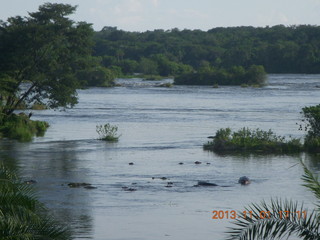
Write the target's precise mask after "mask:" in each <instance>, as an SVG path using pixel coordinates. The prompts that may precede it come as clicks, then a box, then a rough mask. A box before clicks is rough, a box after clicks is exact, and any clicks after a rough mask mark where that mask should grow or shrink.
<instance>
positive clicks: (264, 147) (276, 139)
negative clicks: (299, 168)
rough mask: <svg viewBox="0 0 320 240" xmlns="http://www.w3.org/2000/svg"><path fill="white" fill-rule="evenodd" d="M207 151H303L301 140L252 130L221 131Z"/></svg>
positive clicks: (270, 132) (207, 147) (206, 146)
mask: <svg viewBox="0 0 320 240" xmlns="http://www.w3.org/2000/svg"><path fill="white" fill-rule="evenodd" d="M204 149H205V150H211V151H214V152H217V153H224V152H256V153H270V154H271V153H296V152H301V151H302V150H303V146H302V144H301V143H300V140H299V139H290V140H288V141H287V140H285V138H284V137H281V136H277V135H275V134H274V133H273V132H272V131H271V130H269V131H263V130H260V129H255V130H251V129H249V128H242V129H240V130H238V131H237V132H232V131H231V129H230V128H225V129H219V130H218V131H217V132H216V135H215V136H214V137H213V141H211V142H208V143H207V144H205V145H204Z"/></svg>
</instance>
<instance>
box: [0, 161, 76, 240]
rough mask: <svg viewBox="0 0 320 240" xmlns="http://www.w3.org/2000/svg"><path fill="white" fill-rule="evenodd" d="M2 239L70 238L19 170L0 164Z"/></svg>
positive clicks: (54, 239) (0, 224)
mask: <svg viewBox="0 0 320 240" xmlns="http://www.w3.org/2000/svg"><path fill="white" fill-rule="evenodd" d="M0 192H1V194H0V229H1V231H0V239H15V240H42V239H48V240H49V239H50V240H67V239H71V237H70V233H69V231H68V229H67V228H66V227H64V226H62V224H59V223H58V222H57V221H55V220H54V219H53V218H52V217H51V216H50V214H49V212H48V211H47V209H46V208H45V207H44V205H43V204H41V203H40V202H39V201H38V199H37V198H36V196H35V192H34V189H33V188H32V187H31V186H30V185H28V184H25V183H22V182H21V181H20V180H19V179H18V178H17V176H16V173H15V172H13V171H11V170H9V169H6V168H4V167H3V166H2V167H0Z"/></svg>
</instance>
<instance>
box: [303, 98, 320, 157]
mask: <svg viewBox="0 0 320 240" xmlns="http://www.w3.org/2000/svg"><path fill="white" fill-rule="evenodd" d="M302 113H303V116H304V119H303V120H302V121H303V123H304V124H305V126H304V129H305V131H307V135H306V137H305V139H304V147H305V148H306V150H307V151H309V152H315V153H319V152H320V104H319V105H316V106H310V107H304V108H302ZM302 129H303V126H302V124H301V125H300V130H302Z"/></svg>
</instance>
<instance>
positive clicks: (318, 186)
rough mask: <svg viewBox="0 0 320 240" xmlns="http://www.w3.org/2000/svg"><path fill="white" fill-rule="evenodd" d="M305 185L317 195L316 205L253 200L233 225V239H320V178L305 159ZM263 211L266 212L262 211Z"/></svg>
mask: <svg viewBox="0 0 320 240" xmlns="http://www.w3.org/2000/svg"><path fill="white" fill-rule="evenodd" d="M301 163H302V162H301ZM302 165H303V167H304V175H303V176H302V180H303V181H304V182H305V184H304V186H305V187H307V188H308V189H309V190H310V191H312V192H313V193H314V195H315V197H316V198H317V203H316V209H315V210H314V211H311V212H307V210H306V209H304V207H303V205H299V204H298V202H296V201H292V200H281V199H278V200H271V203H270V204H267V203H266V202H265V201H262V203H261V204H251V205H250V206H249V207H247V208H245V210H246V212H245V213H244V211H242V212H239V213H238V216H239V218H237V219H236V220H235V221H234V222H233V223H234V225H235V227H232V228H231V229H230V231H229V232H228V233H229V238H228V239H229V240H255V239H257V240H258V239H280V238H289V236H292V235H295V236H297V237H299V238H301V239H304V240H318V239H320V232H319V227H320V182H319V180H318V178H317V177H316V176H315V175H313V174H312V173H311V171H310V170H309V169H308V168H307V167H306V166H305V165H304V164H303V163H302ZM249 213H252V214H249ZM261 213H262V214H261ZM287 213H289V214H287Z"/></svg>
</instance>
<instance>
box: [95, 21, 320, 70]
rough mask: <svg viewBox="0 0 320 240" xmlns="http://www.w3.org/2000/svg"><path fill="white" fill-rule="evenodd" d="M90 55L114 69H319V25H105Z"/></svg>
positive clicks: (96, 36)
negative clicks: (167, 27) (205, 28)
mask: <svg viewBox="0 0 320 240" xmlns="http://www.w3.org/2000/svg"><path fill="white" fill-rule="evenodd" d="M94 41H95V45H94V52H93V55H94V56H96V57H98V58H99V59H100V61H101V64H102V65H103V66H104V67H106V68H108V69H111V70H113V71H114V72H118V74H125V75H129V74H133V73H143V74H150V75H153V74H154V75H161V76H178V75H181V74H185V73H190V72H196V71H199V69H202V70H203V69H210V68H226V69H228V68H231V67H233V66H242V67H244V68H248V67H249V66H251V65H262V66H263V67H264V68H265V70H266V72H268V73H320V27H319V26H311V25H299V26H289V27H287V26H283V25H277V26H273V27H264V28H261V27H259V28H255V27H228V28H213V29H211V30H208V31H201V30H179V29H172V30H167V31H165V30H154V31H146V32H127V31H123V30H118V29H117V28H116V27H104V28H103V29H102V30H101V31H98V32H95V35H94Z"/></svg>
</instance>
